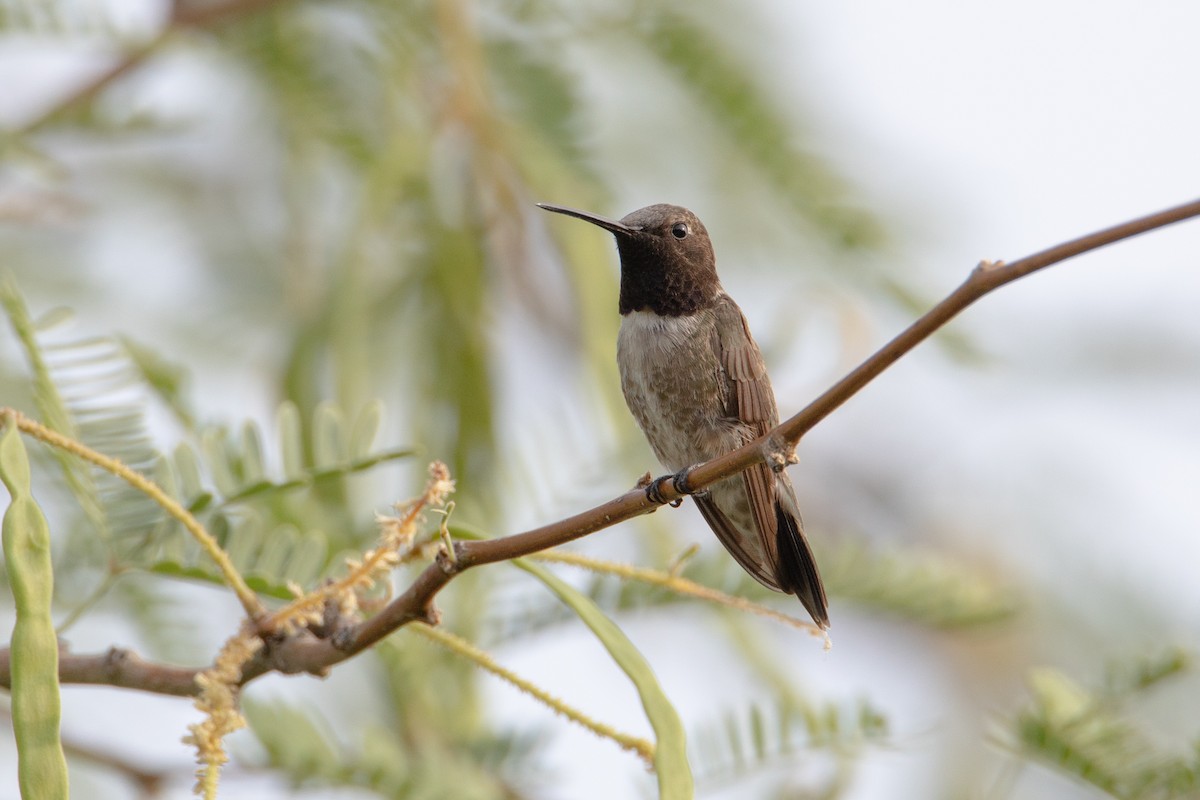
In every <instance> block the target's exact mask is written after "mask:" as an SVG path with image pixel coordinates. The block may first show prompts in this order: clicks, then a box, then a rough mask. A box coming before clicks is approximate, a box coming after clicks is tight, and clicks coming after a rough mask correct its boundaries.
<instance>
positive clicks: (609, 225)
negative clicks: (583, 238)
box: [537, 203, 637, 236]
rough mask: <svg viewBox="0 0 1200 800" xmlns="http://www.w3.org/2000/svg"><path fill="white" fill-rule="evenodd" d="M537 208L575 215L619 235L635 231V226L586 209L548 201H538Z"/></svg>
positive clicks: (569, 215) (630, 233)
mask: <svg viewBox="0 0 1200 800" xmlns="http://www.w3.org/2000/svg"><path fill="white" fill-rule="evenodd" d="M537 206H538V208H544V209H546V210H547V211H553V212H554V213H555V214H566V215H567V216H568V217H575V218H576V219H581V220H583V221H584V222H590V223H592V224H593V225H598V226H600V227H601V228H604V230H606V231H610V232H612V233H615V234H617V235H619V236H630V235H632V234H634V233H636V232H637V229H636V228H631V227H629V226H628V225H622V224H621V223H619V222H617V221H616V220H613V219H609V218H608V217H602V216H600V215H599V214H589V213H588V212H586V211H580V210H579V209H577V208H567V207H566V206H555V205H551V204H550V203H538V204H537Z"/></svg>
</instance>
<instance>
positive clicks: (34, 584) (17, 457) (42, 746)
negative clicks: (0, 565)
mask: <svg viewBox="0 0 1200 800" xmlns="http://www.w3.org/2000/svg"><path fill="white" fill-rule="evenodd" d="M0 478H2V479H3V481H4V485H5V486H7V487H8V492H9V494H10V495H12V503H10V504H9V507H8V511H6V512H5V514H4V528H3V539H4V563H5V566H6V568H7V570H8V580H9V583H10V584H11V585H12V591H13V600H14V601H15V603H16V611H17V619H16V622H15V623H14V624H13V633H12V642H11V650H10V654H11V656H10V657H11V659H12V664H11V669H12V687H11V691H12V721H13V733H14V734H15V735H16V739H17V773H18V778H19V781H20V785H21V797H22V798H23V800H53V799H57V798H64V799H65V798H66V797H67V762H66V759H65V758H64V756H63V750H62V741H61V740H60V739H59V721H60V719H61V716H62V702H61V699H60V697H59V691H58V637H57V634H56V633H55V631H54V620H53V619H52V618H51V616H50V600H51V596H52V595H53V592H54V572H53V570H52V567H51V563H50V528H49V526H48V525H47V524H46V518H45V516H43V514H42V510H41V509H40V508H38V505H37V502H36V501H35V500H34V499H33V495H32V493H31V492H32V490H31V487H30V481H29V457H28V455H27V454H26V452H25V444H24V442H22V441H21V432H20V431H19V430H17V427H16V425H15V424H14V423H13V422H11V421H10V422H9V424H8V426H7V430H5V432H4V435H3V437H2V438H0Z"/></svg>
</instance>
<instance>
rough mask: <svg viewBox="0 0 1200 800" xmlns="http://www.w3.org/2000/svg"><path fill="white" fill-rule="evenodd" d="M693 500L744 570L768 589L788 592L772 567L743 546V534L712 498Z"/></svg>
mask: <svg viewBox="0 0 1200 800" xmlns="http://www.w3.org/2000/svg"><path fill="white" fill-rule="evenodd" d="M692 500H694V501H695V503H696V508H698V509H700V513H701V515H703V516H704V521H705V522H707V523H708V527H710V528H712V530H713V533H715V534H716V535H717V538H718V539H720V540H721V544H723V545H725V549H726V550H728V551H729V554H730V555H731V556H733V557H734V559H735V560H736V561H737V562H738V563H739V564H741V565H742V569H744V570H746V572H749V573H750V575H752V576H753V577H754V579H755V580H757V581H758V582H759V583H761V584H762V585H763V586H766V587H767V588H768V589H774V590H775V591H777V592H782V591H786V590H785V589H784V588H783V587H782V586H780V585H779V579H778V578H777V577H776V576H775V572H774V570H773V569H772V568H771V565H770V564H767V563H765V562H764V561H763V560H762V559H761V558H757V557H756V556H755V555H754V554H753V553H750V552H748V551H747V550H746V548H745V547H743V546H742V534H741V532H740V531H738V529H737V526H736V525H734V524H733V522H732V521H730V519H729V517H727V516H725V512H724V511H722V510H721V507H720V506H718V505H717V504H716V503H715V502H714V501H713V499H712V497H711V496H706V495H703V494H697V495H693V496H692Z"/></svg>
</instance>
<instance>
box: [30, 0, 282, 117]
mask: <svg viewBox="0 0 1200 800" xmlns="http://www.w3.org/2000/svg"><path fill="white" fill-rule="evenodd" d="M276 2H279V0H226V2H224V3H218V4H216V5H208V4H206V5H203V6H202V7H200V8H191V7H189V6H188V5H187V4H185V3H180V2H178V0H176V2H175V3H173V8H172V12H171V16H170V18H169V19H168V20H167V24H166V26H165V27H164V28H163V29H162V30H161V31H160V32H159V33H158V34H157V35H155V36H154V37H153V38H152V39H150V40H149V41H148V42H145V43H144V44H141V45H139V46H138V47H136V48H134V49H133V50H130V51H129V52H128V53H126V54H125V55H123V56H122V57H121V58H120V59H119V60H118V61H117V62H116V63H114V64H112V65H111V66H109V67H108V68H107V69H104V70H102V71H101V72H99V73H97V74H96V75H94V76H92V77H91V78H90V79H88V80H87V81H85V82H83V83H82V84H80V85H79V86H77V87H76V88H75V89H74V91H72V92H71V93H70V94H68V95H67V96H65V97H63V98H62V99H61V100H59V101H58V102H57V103H55V104H54V105H53V106H51V107H50V108H48V109H46V110H45V111H43V112H42V113H41V114H39V115H38V116H37V117H35V118H33V119H31V120H29V121H28V122H26V123H25V124H24V125H21V126H20V127H19V128H17V129H16V131H14V133H15V134H17V135H22V136H23V135H28V134H30V133H34V132H35V131H37V130H39V129H40V128H44V127H45V126H46V125H48V124H50V123H51V122H53V121H54V120H56V119H58V117H59V116H60V115H62V114H63V113H65V112H66V111H68V110H69V109H72V108H75V107H76V106H80V105H83V104H85V103H89V102H91V101H92V100H94V99H95V98H96V97H97V96H98V95H99V94H100V93H101V92H103V91H104V90H105V89H107V88H108V87H109V86H110V85H112V84H113V83H116V82H117V81H118V80H120V79H121V78H123V77H124V76H126V75H128V74H129V73H131V72H134V71H135V70H136V69H137V68H138V67H140V66H141V65H142V64H143V63H144V62H145V61H147V60H148V59H149V58H150V56H152V55H154V54H155V53H156V52H158V50H159V49H160V48H161V47H162V46H163V44H165V43H166V42H167V41H168V40H169V39H170V38H171V37H172V36H173V35H174V34H176V33H178V32H179V31H181V30H186V29H195V28H205V27H211V26H213V25H216V24H217V23H219V22H223V21H225V20H227V19H231V18H233V17H236V16H239V15H241V14H245V13H250V12H254V11H259V10H262V9H264V8H267V7H268V6H271V5H274V4H275V3H276Z"/></svg>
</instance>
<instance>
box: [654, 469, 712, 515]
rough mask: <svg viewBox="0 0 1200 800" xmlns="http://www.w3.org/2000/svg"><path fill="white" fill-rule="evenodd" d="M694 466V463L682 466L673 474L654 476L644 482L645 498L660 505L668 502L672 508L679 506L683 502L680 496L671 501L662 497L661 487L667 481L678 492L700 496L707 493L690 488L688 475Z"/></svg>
mask: <svg viewBox="0 0 1200 800" xmlns="http://www.w3.org/2000/svg"><path fill="white" fill-rule="evenodd" d="M694 468H695V465H693V466H691V467H684V468H683V469H681V470H679V472H676V473H675V474H674V475H663V476H662V477H661V478H655V479H654V480H652V481H650V482H649V483H648V484H646V499H647V500H649V501H650V502H651V503H654V504H655V505H660V506H661V505H664V504H665V503H667V502H670V504H671V507H672V508H679V506H680V504H681V503H683V498H682V497H677V498H676V499H674V500H671V501H668V500H667V498H665V497H663V494H662V487H663V485H664V484H666V482H667V481H670V482H671V487H672V488H673V489H675V491H676V492H678V493H679V494H694V495H701V496H703V495H705V494H707V492H704V491H696V490H694V489H692V485H691V482H690V481H689V477H690V476H691V474H692V470H693V469H694Z"/></svg>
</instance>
